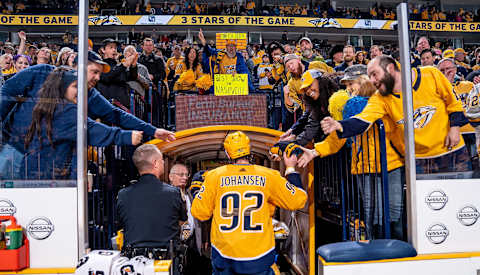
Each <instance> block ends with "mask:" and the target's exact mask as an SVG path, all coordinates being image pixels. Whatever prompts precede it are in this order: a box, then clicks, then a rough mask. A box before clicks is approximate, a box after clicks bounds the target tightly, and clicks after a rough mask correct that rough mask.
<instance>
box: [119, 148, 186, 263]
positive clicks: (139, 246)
mask: <svg viewBox="0 0 480 275" xmlns="http://www.w3.org/2000/svg"><path fill="white" fill-rule="evenodd" d="M132 159H133V163H134V164H135V166H136V167H137V169H138V172H139V174H140V178H139V179H138V182H136V183H134V184H132V185H130V186H129V187H127V188H124V189H122V190H120V192H119V193H118V200H117V210H118V211H117V213H118V216H119V217H118V218H119V221H120V226H121V227H122V228H123V229H124V234H125V235H124V238H125V243H124V244H125V245H124V247H125V249H126V250H125V251H124V253H126V256H129V257H133V256H138V255H143V256H147V257H150V258H156V259H159V258H166V256H167V253H166V248H168V247H169V244H170V240H173V241H174V242H175V243H178V240H179V237H180V226H181V224H183V222H185V221H186V220H187V212H186V209H185V204H184V203H183V201H182V198H181V196H180V190H179V189H178V188H176V187H173V186H170V185H168V184H166V183H164V182H162V181H160V180H159V178H160V176H161V175H162V174H163V172H164V167H163V165H164V162H163V156H162V153H161V152H160V150H159V149H158V148H157V147H156V146H155V145H152V144H144V145H142V146H140V147H138V148H137V149H136V150H135V152H134V153H133V157H132Z"/></svg>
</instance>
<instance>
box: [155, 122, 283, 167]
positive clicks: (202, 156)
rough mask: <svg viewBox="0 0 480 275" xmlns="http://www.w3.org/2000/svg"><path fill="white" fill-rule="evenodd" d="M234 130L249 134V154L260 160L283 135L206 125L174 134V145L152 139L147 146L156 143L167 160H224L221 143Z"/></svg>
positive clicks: (243, 127) (245, 128)
mask: <svg viewBox="0 0 480 275" xmlns="http://www.w3.org/2000/svg"><path fill="white" fill-rule="evenodd" d="M234 131H243V132H244V133H245V134H246V135H248V137H249V138H250V144H251V150H252V153H253V154H256V155H260V156H263V157H268V155H269V154H268V151H269V149H270V147H271V146H272V145H273V144H275V143H276V142H277V140H278V138H279V137H280V135H281V134H283V132H280V131H277V130H272V129H267V128H261V127H253V126H242V125H228V126H208V127H200V128H194V129H188V130H183V131H179V132H176V133H175V136H176V140H175V141H173V142H165V141H162V140H159V139H155V140H152V141H150V142H149V143H151V144H155V145H156V146H157V147H158V148H159V149H160V151H162V153H163V154H164V155H165V156H167V157H168V158H170V159H183V160H185V161H192V162H195V161H201V160H211V159H226V156H225V152H224V149H223V140H224V139H225V137H226V136H227V135H228V134H229V133H230V132H234Z"/></svg>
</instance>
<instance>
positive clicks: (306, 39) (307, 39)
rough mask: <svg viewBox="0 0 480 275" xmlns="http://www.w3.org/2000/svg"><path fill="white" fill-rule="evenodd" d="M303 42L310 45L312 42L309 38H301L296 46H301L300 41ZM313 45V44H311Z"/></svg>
mask: <svg viewBox="0 0 480 275" xmlns="http://www.w3.org/2000/svg"><path fill="white" fill-rule="evenodd" d="M303 40H305V41H308V43H310V44H312V40H310V38H308V37H306V36H305V37H302V38H300V40H299V41H298V44H302V41H303ZM312 45H313V44H312Z"/></svg>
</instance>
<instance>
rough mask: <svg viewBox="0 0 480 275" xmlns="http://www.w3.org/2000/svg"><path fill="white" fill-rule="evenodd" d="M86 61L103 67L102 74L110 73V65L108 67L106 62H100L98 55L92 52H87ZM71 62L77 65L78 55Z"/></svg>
mask: <svg viewBox="0 0 480 275" xmlns="http://www.w3.org/2000/svg"><path fill="white" fill-rule="evenodd" d="M88 61H90V62H95V63H97V64H100V65H102V66H103V73H108V72H110V65H108V64H107V63H106V62H104V61H103V60H102V58H101V57H100V55H98V54H97V53H95V52H94V51H88ZM73 62H74V63H75V64H77V65H78V55H77V56H76V57H75V60H74V61H73Z"/></svg>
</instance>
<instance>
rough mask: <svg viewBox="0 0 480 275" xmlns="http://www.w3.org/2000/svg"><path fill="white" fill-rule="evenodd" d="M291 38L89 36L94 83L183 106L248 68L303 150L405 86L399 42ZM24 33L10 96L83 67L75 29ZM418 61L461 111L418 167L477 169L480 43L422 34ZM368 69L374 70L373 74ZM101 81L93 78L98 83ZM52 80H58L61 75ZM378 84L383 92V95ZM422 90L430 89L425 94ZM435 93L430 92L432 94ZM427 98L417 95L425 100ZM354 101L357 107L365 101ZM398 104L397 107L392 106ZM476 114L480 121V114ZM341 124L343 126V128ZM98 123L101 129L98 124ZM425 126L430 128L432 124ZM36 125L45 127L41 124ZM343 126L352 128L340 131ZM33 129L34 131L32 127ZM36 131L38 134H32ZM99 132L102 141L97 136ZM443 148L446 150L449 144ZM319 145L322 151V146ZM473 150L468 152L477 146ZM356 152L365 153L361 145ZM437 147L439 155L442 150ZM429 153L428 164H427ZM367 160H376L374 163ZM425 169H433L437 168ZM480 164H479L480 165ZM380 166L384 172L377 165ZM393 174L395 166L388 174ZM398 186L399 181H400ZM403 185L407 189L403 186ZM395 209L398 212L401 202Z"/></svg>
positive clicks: (14, 58) (126, 97)
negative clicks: (46, 38) (245, 42)
mask: <svg viewBox="0 0 480 275" xmlns="http://www.w3.org/2000/svg"><path fill="white" fill-rule="evenodd" d="M287 36H288V34H286V33H285V34H284V37H283V38H284V39H282V40H279V41H281V43H280V42H278V41H273V42H270V43H265V44H261V45H249V46H248V47H247V48H246V49H245V50H241V49H238V47H237V46H238V41H237V40H227V41H226V42H225V44H226V45H225V48H223V49H220V48H218V47H217V45H216V43H215V42H214V41H207V39H206V38H205V36H204V34H203V32H202V30H200V31H199V32H198V35H197V39H195V41H194V42H193V43H192V41H189V40H186V39H183V38H181V37H178V36H176V35H174V34H170V35H157V34H154V35H152V36H147V35H145V34H142V33H140V34H138V33H135V31H134V30H132V32H131V34H130V41H129V43H122V42H119V41H116V40H114V39H105V40H103V41H102V42H101V43H99V44H94V43H93V42H92V41H91V40H90V41H89V47H90V50H91V51H90V53H89V61H91V62H93V63H95V64H96V65H98V64H100V65H102V66H104V67H103V69H101V68H102V67H99V68H97V70H98V71H97V72H96V74H97V76H98V78H96V79H94V80H92V81H89V89H90V88H91V89H93V88H96V89H98V91H99V93H101V94H102V95H103V97H105V98H106V99H107V100H109V101H114V102H117V103H118V105H119V106H123V107H125V109H127V110H128V109H130V102H131V101H130V97H131V94H132V93H135V94H140V95H141V96H146V94H147V90H148V89H150V87H151V88H152V89H153V90H154V91H156V92H158V93H162V94H164V95H165V98H166V99H167V101H165V102H164V104H168V103H167V102H168V101H170V102H172V101H173V102H174V100H175V95H177V94H194V95H205V94H213V90H214V83H213V80H212V79H213V75H215V74H247V75H248V89H249V92H250V93H263V94H268V95H269V96H271V98H275V99H278V101H277V100H274V102H275V103H273V107H272V109H271V110H269V111H270V121H269V127H271V128H274V129H280V130H283V131H285V134H284V135H283V136H282V138H281V140H282V141H287V142H293V141H294V142H295V143H296V144H298V145H301V146H305V145H306V144H308V143H310V142H311V141H312V140H313V141H314V142H324V143H323V145H321V144H319V145H318V146H319V147H318V148H323V147H322V146H327V145H325V142H326V143H327V144H330V145H331V144H337V145H338V144H341V143H338V142H336V141H332V140H331V139H335V138H336V139H339V138H344V137H349V136H354V135H359V134H361V133H362V131H364V130H365V131H366V130H367V129H368V123H366V121H368V122H369V123H373V122H374V121H375V120H373V121H369V120H368V119H372V117H366V118H364V119H363V118H362V119H363V120H360V119H358V118H357V116H360V114H359V113H360V112H361V111H362V109H363V108H364V107H365V104H366V102H367V101H368V102H372V100H373V101H375V100H387V99H385V98H389V97H390V96H392V95H393V94H394V91H398V89H401V79H400V77H401V76H400V69H401V66H400V63H399V52H398V47H396V46H392V45H373V46H371V47H369V48H359V47H354V46H352V45H332V46H327V47H326V48H321V47H320V48H319V47H317V46H316V44H314V43H312V41H311V40H310V39H309V38H308V37H301V38H299V39H298V40H297V41H295V42H292V41H290V40H288V39H286V37H287ZM19 38H20V43H19V44H18V45H13V44H12V43H10V42H6V43H2V44H0V52H1V56H0V67H1V72H2V74H1V77H0V86H1V85H4V86H3V89H2V90H1V91H2V93H7V92H10V91H9V90H8V89H11V88H12V87H14V86H15V87H16V86H17V85H20V84H15V85H13V86H12V83H11V80H15V81H17V82H18V81H19V79H21V80H22V81H23V80H24V79H25V76H22V77H20V76H21V75H23V73H22V72H23V71H27V70H29V69H32V70H34V71H35V72H36V71H37V70H40V68H43V67H38V66H33V65H36V64H52V65H54V66H55V67H59V68H60V69H61V70H65V67H64V66H66V67H67V68H72V67H73V68H74V67H75V66H76V55H77V53H76V50H77V49H76V43H75V38H73V39H72V37H71V34H66V40H65V42H66V44H63V45H53V44H48V43H35V42H34V41H28V39H27V36H26V35H25V33H23V32H20V33H19ZM93 50H95V51H97V52H98V54H96V53H94V52H93ZM411 61H412V64H411V65H412V67H414V68H417V70H416V73H417V74H420V73H421V74H422V77H421V78H420V77H417V78H414V82H415V83H416V84H415V86H414V89H423V90H425V89H428V87H443V88H444V89H443V88H442V89H441V92H442V93H444V94H441V96H442V98H443V99H442V101H443V100H445V101H446V103H445V104H448V106H447V107H448V108H447V107H440V106H436V107H435V108H436V109H438V112H439V113H442V112H444V111H445V112H446V111H447V110H448V112H453V113H451V114H450V113H449V115H448V116H447V115H446V114H445V118H450V120H451V121H450V123H451V130H448V134H447V132H445V135H446V137H444V136H441V137H436V138H440V139H442V141H441V142H440V143H434V142H433V141H432V143H429V144H430V145H425V144H422V145H421V146H427V147H428V148H430V147H432V146H436V145H435V144H437V145H438V144H439V145H438V146H439V148H436V147H435V148H433V147H432V148H430V149H431V151H430V149H428V150H427V151H425V152H423V151H421V150H419V151H418V152H417V154H423V155H419V156H420V157H421V159H420V160H418V161H419V162H417V171H420V172H419V173H423V172H454V171H466V170H468V169H471V167H472V166H471V158H472V160H474V159H475V158H477V157H476V156H477V152H476V146H475V145H474V144H475V138H473V139H470V141H468V139H465V140H466V141H467V147H465V146H463V145H464V143H463V139H462V138H461V137H460V133H461V132H462V133H464V134H472V133H474V132H475V130H474V129H472V128H471V127H470V128H468V129H465V128H462V130H461V131H460V130H459V129H460V126H464V125H465V123H466V122H465V121H466V118H465V116H464V112H463V111H462V107H463V108H464V111H465V112H466V114H471V113H472V112H473V113H475V111H472V110H473V109H472V108H470V107H472V105H471V103H472V102H471V101H469V99H468V98H469V95H470V94H471V93H472V92H475V91H477V92H478V90H475V89H476V88H475V87H477V86H478V87H479V88H478V89H480V86H479V85H477V86H475V85H476V84H479V83H480V48H477V49H462V48H456V49H454V48H452V47H450V46H448V45H442V43H440V42H435V41H431V40H430V39H428V38H427V37H420V38H419V39H418V41H416V43H415V48H414V49H412V52H411ZM93 63H92V64H93ZM31 66H33V67H31ZM42 66H44V65H42ZM367 66H368V68H369V69H368V70H369V71H368V73H367ZM29 67H31V68H29ZM106 67H108V70H107V69H105V68H106ZM49 70H50V71H51V70H53V67H52V66H50V67H49ZM89 70H90V69H89ZM67 71H68V70H67ZM381 72H383V73H382V74H383V76H384V77H383V78H381V77H380V78H379V77H378V76H377V74H380V73H381ZM68 74H69V73H67V72H64V73H63V75H68ZM89 74H90V71H89ZM29 75H32V74H29ZM100 75H101V76H100ZM92 77H93V76H89V79H90V78H92ZM92 79H93V78H92ZM5 81H6V82H5ZM52 81H53V80H52ZM62 81H63V82H65V83H66V84H65V85H67V84H71V85H73V84H72V80H71V79H70V80H69V81H70V82H68V81H67V80H62ZM419 81H422V82H421V83H424V84H421V83H420V82H419ZM429 81H430V82H431V83H430V82H429ZM63 82H57V83H63ZM417 82H419V83H417ZM433 82H435V83H433ZM53 83H55V82H54V81H53ZM21 84H22V85H23V86H25V87H27V88H26V89H28V87H30V86H29V84H28V83H23V82H22V83H21ZM422 85H423V86H422ZM435 85H437V86H435ZM67 86H68V87H70V86H69V85H67ZM6 87H8V88H6ZM399 87H400V88H399ZM415 87H416V88H415ZM452 87H453V91H454V92H453V93H452ZM60 88H62V87H60ZM63 89H65V87H63ZM68 89H69V88H67V90H68ZM439 89H440V88H439ZM7 90H8V91H7ZM375 90H378V91H379V92H378V93H376V92H375ZM61 91H63V90H61ZM439 91H440V90H439ZM89 93H90V92H89ZM422 93H426V92H424V91H422ZM434 94H435V93H434ZM43 95H44V94H43ZM428 95H429V96H431V94H430V93H429V94H428ZM89 96H90V95H89ZM435 96H438V94H435ZM65 97H67V95H65ZM368 98H370V100H369V99H368ZM394 98H395V97H392V100H396V99H394ZM349 100H357V101H359V102H363V103H361V104H363V105H361V106H362V108H360V109H355V111H351V112H350V113H349V112H348V111H347V109H348V107H347V106H350V105H349V104H348V102H349ZM432 100H433V99H432ZM72 101H74V102H76V99H75V98H74V99H72ZM418 102H419V101H414V103H416V104H417V103H418ZM432 102H437V101H435V100H434V101H432ZM460 102H461V103H460ZM387 103H388V102H387ZM387 103H385V104H387ZM477 103H478V100H477ZM389 104H390V103H389ZM418 104H420V103H418ZM442 104H443V103H442ZM472 104H473V103H472ZM23 106H26V105H23ZM169 106H171V105H169ZM173 106H175V104H173ZM354 106H357V107H356V108H358V105H354ZM368 106H370V105H368ZM368 106H367V107H368ZM381 106H386V105H381ZM442 106H443V105H442ZM469 106H470V107H469ZM159 107H161V106H152V108H159ZM473 107H475V106H473ZM345 108H346V109H345ZM371 108H373V107H370V109H369V108H367V109H366V110H367V111H370V112H371V111H372V110H371ZM459 108H460V109H459ZM389 110H390V111H391V109H389ZM422 110H423V109H422ZM442 110H443V111H442ZM452 110H453V111H452ZM34 112H35V109H34ZM92 112H93V111H92ZM386 112H387V111H385V112H383V111H382V112H380V111H379V112H374V114H376V115H378V114H384V115H385V117H383V118H382V119H385V120H386V121H387V120H388V119H390V118H389V117H387V113H386ZM395 112H396V111H395ZM419 112H420V111H419ZM89 113H90V103H89ZM346 113H348V114H346ZM357 114H358V115H357ZM394 115H398V112H397V113H394V114H391V116H393V117H392V118H391V119H394V118H395V122H394V123H398V121H400V118H397V117H394ZM420 115H422V114H419V116H420ZM401 116H403V114H401ZM331 117H333V119H332V118H331ZM471 117H473V118H476V116H475V115H473V116H471ZM342 118H343V119H344V120H342ZM337 120H340V121H341V123H344V124H338V122H336V121H337ZM436 120H437V122H435V123H440V122H438V119H436ZM429 121H430V120H429V119H426V120H425V121H423V122H418V123H425V124H426V123H428V122H429ZM92 123H93V122H92ZM349 123H354V124H349ZM471 123H472V126H473V127H476V126H477V122H476V121H475V119H473V120H472V122H471ZM364 124H365V125H364ZM387 124H388V123H387ZM92 127H93V124H92ZM96 127H100V126H99V125H97V126H96ZM342 127H343V128H342ZM362 127H364V128H362ZM429 127H432V126H429ZM420 128H423V126H422V127H420ZM33 129H38V126H37V128H33ZM102 129H103V128H102ZM145 129H147V130H148V131H149V135H154V134H155V135H159V136H160V135H161V134H160V133H158V134H157V133H156V132H155V130H154V129H153V130H152V129H151V128H148V127H147V128H145ZM442 129H443V128H442ZM445 129H447V128H445ZM147 130H145V131H147ZM335 130H337V132H335ZM342 130H343V131H344V132H343V133H342V134H340V133H341V131H342ZM89 131H90V130H89ZM109 131H116V130H115V129H108V130H105V129H104V130H102V131H100V132H101V133H103V134H104V135H105V139H104V140H101V142H100V141H98V143H94V144H106V143H113V142H117V143H119V144H137V143H138V142H139V141H140V139H141V137H142V133H139V132H135V131H134V132H132V133H123V132H122V133H119V135H127V136H128V135H129V136H131V139H129V140H125V139H120V140H116V139H114V138H108V137H109V135H107V134H106V133H108V132H109ZM163 131H164V130H163ZM359 131H360V132H359ZM392 131H393V130H392ZM93 132H94V131H92V133H93ZM332 132H334V133H337V135H338V137H335V136H334V135H333V134H330V133H332ZM29 133H30V135H31V134H32V131H30V132H29ZM34 133H35V131H34V132H33V135H34ZM95 133H96V136H97V138H98V132H95ZM161 133H162V134H164V135H165V134H166V133H164V132H161ZM328 134H330V135H328ZM396 134H398V133H395V131H393V132H389V130H388V128H387V139H393V141H394V142H396V141H398V140H399V139H398V136H401V138H402V140H403V134H402V135H398V136H397V135H396ZM342 135H343V136H342ZM92 138H93V137H92ZM445 138H446V141H445ZM479 138H480V137H479ZM48 140H49V139H47V138H45V139H44V144H43V146H44V148H45V147H48V145H49V144H48V142H47V141H48ZM107 140H108V142H107ZM472 140H473V141H472ZM479 141H480V139H479ZM92 142H93V141H92ZM416 142H417V140H416ZM418 142H420V141H418ZM429 142H430V141H429ZM387 143H388V142H387ZM392 144H393V143H392ZM432 144H433V145H432ZM445 144H446V145H445ZM330 145H328V146H327V148H328V150H331V151H332V152H327V151H326V150H320V149H318V150H317V151H308V152H309V153H308V152H307V153H305V154H304V156H305V159H304V160H303V162H300V163H301V164H305V163H308V161H310V160H311V159H312V158H313V157H315V156H321V157H323V156H326V155H328V154H331V153H334V149H332V148H333V147H331V146H330ZM337 145H335V146H337ZM341 145H343V144H341ZM359 146H360V147H362V146H366V145H359ZM392 146H393V145H392ZM442 146H443V147H445V146H447V147H448V150H447V149H446V147H445V148H443V147H442ZM340 147H341V146H340ZM340 147H339V148H340ZM440 147H441V148H440ZM315 148H317V145H316V147H315ZM339 148H337V149H339ZM388 148H390V145H389V146H387V150H388ZM395 148H403V147H402V146H401V145H400V146H395ZM421 148H423V147H421ZM465 148H467V149H468V152H467V149H465ZM424 149H425V148H424ZM4 150H5V148H4ZM357 150H359V151H361V149H357ZM368 150H370V149H368ZM391 150H393V149H391ZM400 150H401V149H400ZM450 151H451V153H450ZM50 153H51V152H50ZM434 153H435V154H437V153H438V154H440V156H438V155H435V154H434ZM431 154H434V155H431ZM443 154H445V155H443ZM445 156H448V157H452V156H453V160H454V162H453V164H452V159H446V158H445ZM352 157H353V156H352ZM390 157H391V156H390ZM425 159H427V160H428V161H427V162H425ZM387 160H388V161H392V162H393V163H394V164H395V165H394V168H392V169H393V170H392V171H397V172H395V177H396V176H399V175H400V174H397V173H400V172H398V170H397V168H401V167H403V161H402V160H401V159H396V158H393V159H388V158H387ZM422 161H423V162H422ZM432 163H435V165H433V166H432ZM362 165H363V164H362ZM362 165H360V166H362ZM365 165H367V166H368V165H372V164H371V163H370V164H368V163H367V164H365ZM392 165H393V164H392ZM452 165H453V166H452ZM360 166H358V167H360ZM358 167H357V166H356V165H354V163H353V162H352V173H354V172H355V174H362V172H359V171H358ZM362 167H363V166H362ZM368 167H370V166H368ZM389 167H390V166H389ZM392 167H393V166H392ZM425 167H428V169H427V168H425ZM452 167H453V168H452ZM474 167H476V168H478V164H476V166H474ZM362 169H363V168H362ZM369 169H370V168H369ZM372 169H373V170H375V171H376V168H375V167H374V168H372ZM425 169H427V170H428V171H427V170H425ZM452 169H453V170H452ZM459 169H460V170H459ZM392 171H390V170H389V173H390V172H392ZM53 173H54V172H53ZM57 176H58V175H57ZM392 182H394V183H397V181H395V180H393V181H392ZM391 188H393V189H391V190H396V189H395V188H396V187H395V186H392V187H391ZM399 190H402V188H400V189H399ZM399 192H401V191H399ZM397 195H398V194H397ZM390 199H391V200H395V202H396V203H398V204H399V205H397V206H398V207H400V208H402V206H401V203H402V202H401V201H402V200H401V198H399V197H395V198H390ZM364 201H366V202H368V201H369V200H368V199H365V198H364ZM369 203H371V201H370V202H369ZM364 207H365V209H371V208H372V207H373V206H372V205H364ZM391 209H392V208H391ZM393 209H397V210H398V208H393ZM403 209H404V208H403ZM395 211H396V210H395ZM399 215H400V214H399V213H396V214H395V215H391V217H396V219H397V220H402V219H401V218H400V216H399ZM368 223H370V225H367V227H368V226H370V227H369V228H370V229H371V228H372V227H371V223H373V221H368ZM401 227H402V225H401V224H398V227H396V229H394V230H396V232H397V235H395V238H400V239H402V238H403V236H404V235H403V234H404V232H405V231H404V230H402V228H401ZM370 229H369V230H370ZM368 234H370V235H369V236H370V237H371V236H373V235H375V233H374V232H373V231H372V232H370V233H368Z"/></svg>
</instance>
